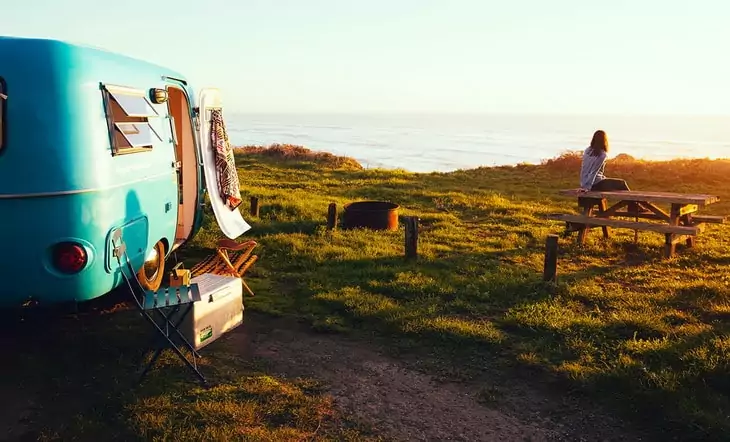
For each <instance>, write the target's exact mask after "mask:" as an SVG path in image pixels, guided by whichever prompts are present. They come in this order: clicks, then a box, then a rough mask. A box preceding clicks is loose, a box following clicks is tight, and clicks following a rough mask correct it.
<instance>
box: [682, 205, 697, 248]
mask: <svg viewBox="0 0 730 442" xmlns="http://www.w3.org/2000/svg"><path fill="white" fill-rule="evenodd" d="M682 218H683V223H682V224H684V225H685V226H691V225H692V214H691V213H688V214H686V215H684V216H683V217H682ZM686 244H687V247H690V248H691V247H694V246H695V237H694V235H689V236H687V240H686Z"/></svg>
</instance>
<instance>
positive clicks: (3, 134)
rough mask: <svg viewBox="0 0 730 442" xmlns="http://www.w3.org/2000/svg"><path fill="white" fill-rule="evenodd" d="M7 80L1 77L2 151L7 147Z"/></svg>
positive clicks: (0, 131) (0, 136) (0, 118)
mask: <svg viewBox="0 0 730 442" xmlns="http://www.w3.org/2000/svg"><path fill="white" fill-rule="evenodd" d="M6 94H7V89H6V87H5V80H3V78H2V77H0V152H2V151H3V147H5V101H6V100H7V99H8V96H7V95H6Z"/></svg>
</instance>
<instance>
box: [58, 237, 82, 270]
mask: <svg viewBox="0 0 730 442" xmlns="http://www.w3.org/2000/svg"><path fill="white" fill-rule="evenodd" d="M87 261H88V256H87V255H86V250H84V248H83V247H82V246H81V245H80V244H76V243H72V242H62V243H59V244H56V247H54V248H53V265H54V266H56V268H57V269H58V270H60V271H61V272H63V273H68V274H73V273H78V272H80V271H81V270H83V268H84V267H85V266H86V263H87Z"/></svg>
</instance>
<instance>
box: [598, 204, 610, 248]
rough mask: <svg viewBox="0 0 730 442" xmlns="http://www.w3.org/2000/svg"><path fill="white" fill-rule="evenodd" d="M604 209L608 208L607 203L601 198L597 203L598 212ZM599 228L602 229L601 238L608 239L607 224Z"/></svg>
mask: <svg viewBox="0 0 730 442" xmlns="http://www.w3.org/2000/svg"><path fill="white" fill-rule="evenodd" d="M606 210H608V203H607V202H606V198H602V199H601V202H600V204H599V205H598V213H603V212H605V211H606ZM601 230H603V238H605V239H608V226H601Z"/></svg>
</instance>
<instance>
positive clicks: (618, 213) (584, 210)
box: [550, 189, 726, 258]
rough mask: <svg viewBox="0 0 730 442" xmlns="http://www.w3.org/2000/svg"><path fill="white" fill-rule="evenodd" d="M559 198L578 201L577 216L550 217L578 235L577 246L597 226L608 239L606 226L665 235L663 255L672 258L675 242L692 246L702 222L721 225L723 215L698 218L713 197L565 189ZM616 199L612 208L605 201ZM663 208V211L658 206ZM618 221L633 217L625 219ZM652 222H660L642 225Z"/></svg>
mask: <svg viewBox="0 0 730 442" xmlns="http://www.w3.org/2000/svg"><path fill="white" fill-rule="evenodd" d="M559 193H560V194H561V195H564V196H572V197H575V198H578V207H579V209H580V210H581V214H556V215H551V216H550V218H552V219H556V220H562V221H565V222H566V232H576V231H577V232H578V243H579V244H584V243H585V239H586V235H587V233H588V231H589V230H590V229H591V228H596V227H601V229H602V230H603V237H604V238H608V237H609V231H608V228H609V227H615V228H625V229H632V230H634V232H635V238H636V235H637V234H638V231H640V230H641V231H653V232H658V233H663V234H664V236H665V242H664V256H665V257H667V258H670V257H672V256H674V253H675V250H676V245H677V243H679V242H681V241H682V240H685V241H686V244H687V246H688V247H692V246H694V243H695V238H696V236H697V235H698V234H699V233H700V232H701V231H702V229H703V226H704V224H705V223H720V224H721V223H724V222H725V218H726V217H725V216H712V215H699V214H698V213H697V212H698V211H699V210H700V209H701V208H704V207H706V206H709V205H710V204H714V203H716V202H718V201H720V198H719V197H717V196H714V195H705V194H687V193H672V192H644V191H636V190H633V191H581V189H566V190H561V191H559ZM609 199H611V200H616V201H617V202H615V203H614V204H613V205H612V206H609V205H608V200H609ZM662 204H663V205H667V206H669V207H668V211H665V210H664V209H662V208H661V207H659V205H662ZM621 218H633V221H632V220H626V219H621ZM639 219H642V220H652V221H660V222H658V223H657V222H643V221H639Z"/></svg>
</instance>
